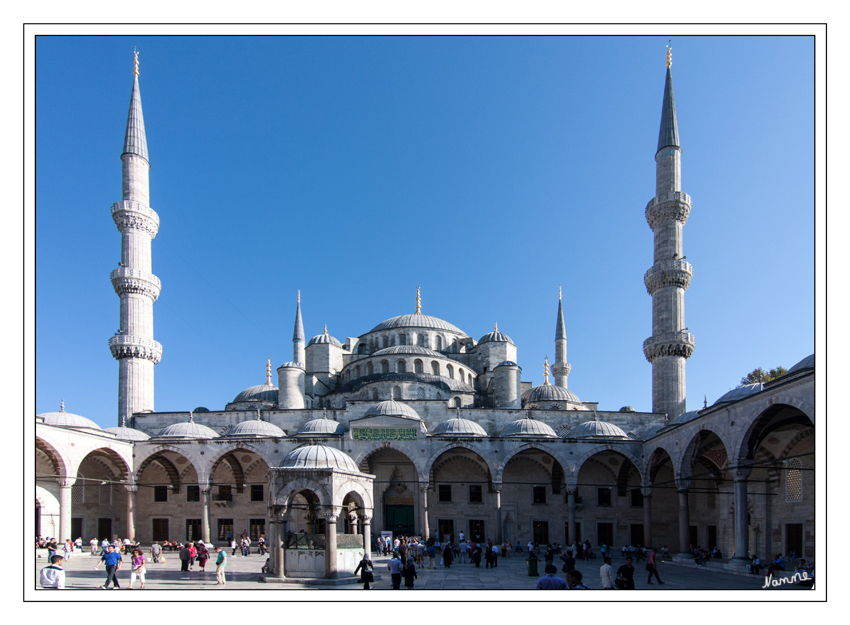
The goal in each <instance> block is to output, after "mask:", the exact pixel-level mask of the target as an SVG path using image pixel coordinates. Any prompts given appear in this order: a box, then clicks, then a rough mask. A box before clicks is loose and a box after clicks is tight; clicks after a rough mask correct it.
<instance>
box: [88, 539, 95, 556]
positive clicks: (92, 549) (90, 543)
mask: <svg viewBox="0 0 850 625" xmlns="http://www.w3.org/2000/svg"><path fill="white" fill-rule="evenodd" d="M89 546H90V547H91V554H92V555H95V554H96V553H97V538H92V539H91V540H90V541H89Z"/></svg>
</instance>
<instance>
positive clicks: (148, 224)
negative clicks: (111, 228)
mask: <svg viewBox="0 0 850 625" xmlns="http://www.w3.org/2000/svg"><path fill="white" fill-rule="evenodd" d="M112 220H113V221H114V222H115V225H116V226H117V227H118V230H120V231H121V232H124V230H127V229H135V230H142V231H144V232H147V233H148V234H149V235H150V237H151V239H153V238H154V237H156V233H157V232H159V215H157V214H156V211H155V210H154V209H152V208H151V207H149V206H145V205H144V204H142V203H141V202H131V201H128V200H122V201H120V202H115V204H113V205H112Z"/></svg>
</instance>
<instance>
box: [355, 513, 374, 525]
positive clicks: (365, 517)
mask: <svg viewBox="0 0 850 625" xmlns="http://www.w3.org/2000/svg"><path fill="white" fill-rule="evenodd" d="M357 516H359V517H360V521H361V523H363V524H364V525H367V524H369V523H371V522H372V515H371V514H369V513H368V512H360V513H358V515H357Z"/></svg>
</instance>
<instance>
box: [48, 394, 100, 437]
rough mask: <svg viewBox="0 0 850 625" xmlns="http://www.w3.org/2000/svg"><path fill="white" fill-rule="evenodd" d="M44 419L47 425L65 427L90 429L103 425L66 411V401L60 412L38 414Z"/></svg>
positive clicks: (98, 428)
mask: <svg viewBox="0 0 850 625" xmlns="http://www.w3.org/2000/svg"><path fill="white" fill-rule="evenodd" d="M37 416H39V417H41V418H42V419H44V423H45V424H47V425H56V426H59V427H63V428H88V429H90V430H100V429H101V427H100V426H99V425H98V424H97V423H95V422H94V421H92V420H91V419H86V418H85V417H81V416H80V415H78V414H74V413H72V412H65V402H64V401H63V402H62V404H61V406H60V408H59V412H45V413H43V414H40V415H37Z"/></svg>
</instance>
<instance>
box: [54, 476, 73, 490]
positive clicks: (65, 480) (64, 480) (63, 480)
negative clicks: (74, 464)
mask: <svg viewBox="0 0 850 625" xmlns="http://www.w3.org/2000/svg"><path fill="white" fill-rule="evenodd" d="M56 482H57V483H58V484H59V488H71V487H72V486H73V485H74V484H76V483H77V478H75V477H60V478H58V479H57V480H56Z"/></svg>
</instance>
